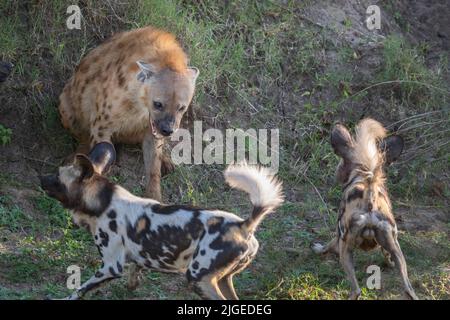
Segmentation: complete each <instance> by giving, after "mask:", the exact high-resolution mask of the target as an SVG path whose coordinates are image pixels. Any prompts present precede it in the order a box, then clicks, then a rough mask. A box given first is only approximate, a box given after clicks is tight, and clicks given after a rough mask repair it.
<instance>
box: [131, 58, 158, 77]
mask: <svg viewBox="0 0 450 320" xmlns="http://www.w3.org/2000/svg"><path fill="white" fill-rule="evenodd" d="M136 64H137V65H138V67H139V72H138V74H137V79H138V80H139V81H141V82H146V81H148V80H149V79H150V78H151V77H152V76H153V75H154V74H155V73H156V68H155V67H154V66H153V65H152V64H150V63H146V62H144V61H142V60H138V61H136Z"/></svg>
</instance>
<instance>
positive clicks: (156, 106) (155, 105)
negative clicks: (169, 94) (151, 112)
mask: <svg viewBox="0 0 450 320" xmlns="http://www.w3.org/2000/svg"><path fill="white" fill-rule="evenodd" d="M153 107H154V108H155V109H156V110H159V111H161V110H162V109H163V105H162V103H161V102H159V101H153Z"/></svg>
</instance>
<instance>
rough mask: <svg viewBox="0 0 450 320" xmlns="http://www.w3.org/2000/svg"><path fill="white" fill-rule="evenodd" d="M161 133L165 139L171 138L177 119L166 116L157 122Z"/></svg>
mask: <svg viewBox="0 0 450 320" xmlns="http://www.w3.org/2000/svg"><path fill="white" fill-rule="evenodd" d="M156 125H157V126H158V130H159V132H161V134H162V135H163V136H165V137H168V136H170V135H171V134H172V133H173V132H174V131H175V130H176V128H175V117H173V116H166V117H164V118H162V119H161V120H158V121H157V122H156Z"/></svg>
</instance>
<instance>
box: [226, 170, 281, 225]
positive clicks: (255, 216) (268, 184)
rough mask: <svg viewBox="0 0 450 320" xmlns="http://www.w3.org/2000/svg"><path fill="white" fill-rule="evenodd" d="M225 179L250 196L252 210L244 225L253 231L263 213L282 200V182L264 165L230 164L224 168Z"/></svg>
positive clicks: (277, 205) (275, 206) (266, 212)
mask: <svg viewBox="0 0 450 320" xmlns="http://www.w3.org/2000/svg"><path fill="white" fill-rule="evenodd" d="M224 175H225V181H226V182H227V183H228V184H229V185H230V186H231V187H232V188H235V189H239V190H242V191H245V192H246V193H248V194H249V196H250V201H251V202H252V204H253V212H252V214H251V216H250V217H249V218H248V219H247V220H246V221H245V223H244V225H245V226H246V227H247V229H248V230H249V231H251V232H253V231H254V230H255V229H256V227H257V226H258V224H259V223H260V222H261V220H262V219H263V218H264V216H265V215H267V214H268V213H270V212H272V211H274V210H275V209H276V208H278V207H279V206H280V205H281V203H283V201H284V196H283V191H282V183H281V182H280V181H279V180H278V179H277V178H276V177H275V176H273V175H271V174H270V172H269V170H267V169H266V168H264V167H257V166H249V165H247V164H245V163H244V164H238V165H230V166H229V167H228V168H227V169H226V170H225V173H224Z"/></svg>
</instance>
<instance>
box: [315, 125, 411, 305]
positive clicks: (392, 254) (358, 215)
mask: <svg viewBox="0 0 450 320" xmlns="http://www.w3.org/2000/svg"><path fill="white" fill-rule="evenodd" d="M331 145H332V147H333V150H334V152H335V153H336V154H337V155H338V156H340V157H341V158H342V159H341V162H340V163H339V165H338V167H337V171H336V176H337V180H338V182H339V183H340V184H342V185H343V196H342V200H341V204H340V207H339V216H338V225H337V237H336V238H334V239H333V240H332V241H331V242H330V243H328V244H327V245H326V246H323V245H321V244H318V243H315V244H313V246H312V249H313V250H314V251H315V252H316V253H328V252H332V253H335V254H338V255H339V258H340V262H341V264H342V266H343V268H344V270H345V272H346V274H347V276H348V278H349V280H350V282H351V294H350V299H357V298H358V297H359V296H360V294H361V290H360V288H359V286H358V282H357V280H356V276H355V270H354V266H353V258H352V255H353V249H354V248H357V247H359V248H361V249H363V250H371V249H374V248H376V247H378V246H381V250H382V252H383V254H384V255H385V257H386V260H387V262H388V263H389V265H391V266H393V265H394V262H395V265H396V266H397V267H398V268H399V270H400V274H401V277H402V280H403V285H404V287H405V291H406V293H407V294H408V296H409V297H410V298H412V299H417V296H416V294H415V293H414V289H413V288H412V286H411V283H410V281H409V278H408V273H407V268H406V262H405V258H404V256H403V253H402V251H401V249H400V245H399V243H398V241H397V225H396V223H395V219H394V216H393V214H392V209H391V203H390V200H389V196H388V193H387V190H386V186H385V176H384V172H383V165H386V164H389V163H391V162H392V161H394V160H395V159H397V158H398V157H399V156H400V153H401V152H402V150H403V139H402V138H401V137H400V136H390V137H386V130H385V129H384V128H383V126H382V125H381V124H380V123H379V122H377V121H375V120H372V119H364V120H362V121H361V122H359V124H358V126H357V128H356V136H355V139H353V138H352V136H351V135H350V133H349V132H348V130H347V129H346V128H345V127H344V126H342V125H339V124H338V125H336V126H335V127H334V129H333V130H332V133H331ZM391 259H393V261H392V260H391Z"/></svg>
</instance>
